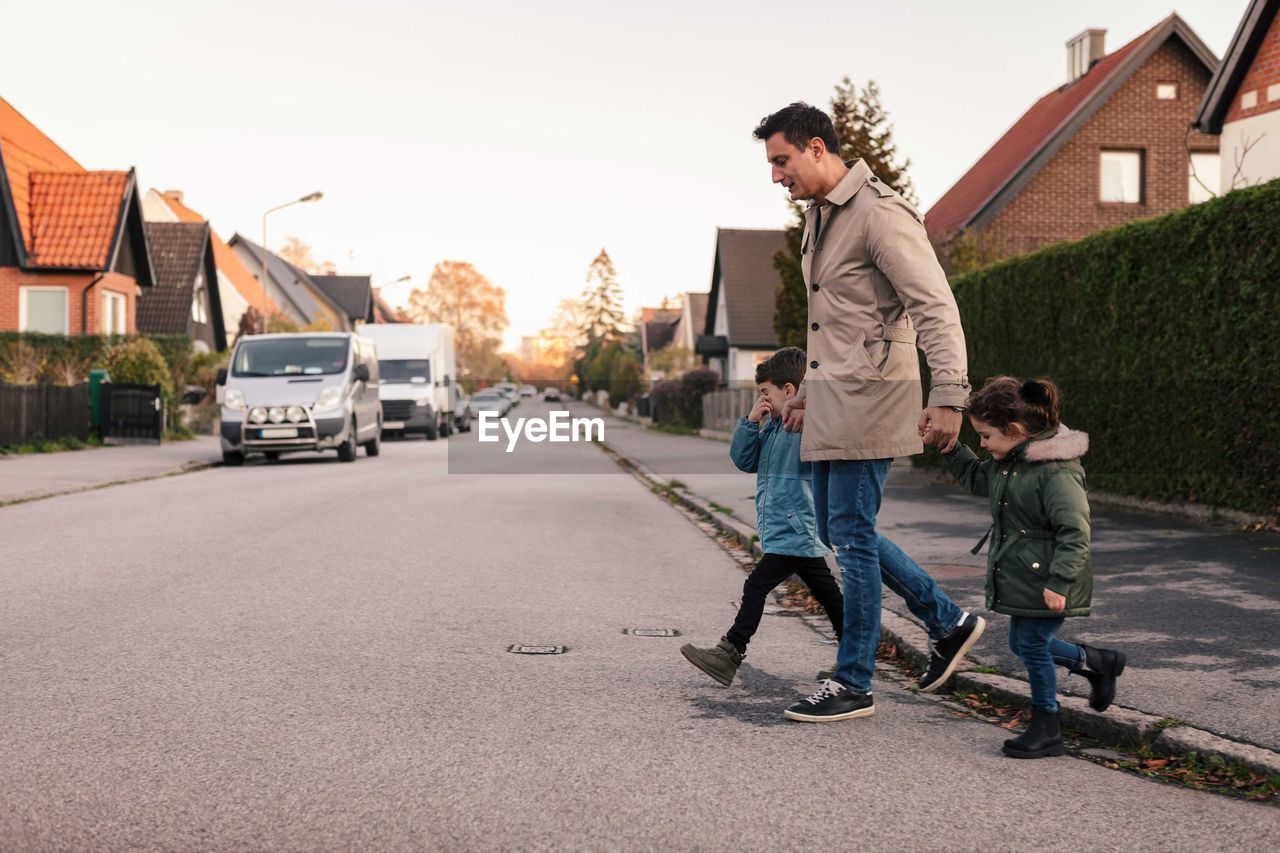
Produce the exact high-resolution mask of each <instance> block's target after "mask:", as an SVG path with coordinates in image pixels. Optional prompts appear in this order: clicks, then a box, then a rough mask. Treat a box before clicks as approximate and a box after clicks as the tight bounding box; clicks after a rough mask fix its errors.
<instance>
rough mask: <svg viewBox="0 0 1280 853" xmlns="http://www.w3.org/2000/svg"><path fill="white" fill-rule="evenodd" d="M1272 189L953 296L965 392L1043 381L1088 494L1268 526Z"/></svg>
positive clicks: (1274, 458) (1277, 463)
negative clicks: (1247, 518)
mask: <svg viewBox="0 0 1280 853" xmlns="http://www.w3.org/2000/svg"><path fill="white" fill-rule="evenodd" d="M1277 234H1280V181H1272V182H1271V183H1269V184H1266V185H1263V186H1260V187H1255V188H1252V189H1247V190H1238V191H1236V192H1232V193H1229V194H1227V195H1226V196H1224V197H1222V198H1219V199H1215V200H1213V201H1210V202H1206V203H1204V204H1200V205H1196V206H1194V207H1190V208H1186V209H1184V210H1181V211H1178V212H1176V213H1172V214H1169V215H1167V216H1163V217H1160V218H1158V219H1151V220H1147V221H1144V222H1139V223H1134V224H1131V225H1126V226H1122V227H1120V228H1116V229H1113V230H1110V231H1103V232H1100V233H1098V234H1095V235H1092V236H1090V237H1086V238H1085V239H1083V240H1080V241H1079V242H1076V243H1064V244H1059V245H1057V246H1053V247H1050V248H1047V249H1044V250H1041V251H1039V252H1036V253H1034V254H1030V255H1025V256H1022V257H1020V258H1016V259H1013V260H1009V261H1005V262H1003V263H1000V264H997V265H995V266H992V267H988V268H986V269H983V270H980V271H978V272H975V273H970V274H969V275H966V276H963V277H961V278H959V279H957V280H956V281H955V283H954V286H955V293H956V300H957V302H958V303H959V306H960V315H961V318H962V320H963V323H964V328H965V337H966V340H967V341H968V345H969V373H970V376H972V377H973V379H974V381H975V383H976V382H978V381H981V379H982V378H984V377H988V376H994V375H998V374H1002V373H1012V374H1014V375H1018V376H1031V377H1035V376H1049V377H1052V378H1053V379H1054V380H1055V381H1057V382H1058V383H1059V384H1060V385H1061V387H1062V388H1063V391H1064V394H1065V402H1064V420H1065V421H1066V422H1067V423H1068V424H1069V425H1070V426H1072V427H1073V428H1077V429H1083V430H1085V431H1087V432H1089V433H1091V434H1092V437H1093V440H1092V442H1091V444H1090V451H1089V459H1088V469H1089V479H1090V482H1091V486H1093V487H1094V488H1097V489H1100V490H1104V491H1108V492H1116V493H1122V494H1127V495H1133V496H1136V497H1141V498H1150V499H1155V500H1175V501H1195V502H1201V503H1205V504H1209V505H1216V506H1225V507H1233V508H1237V509H1242V510H1246V511H1250V512H1257V513H1265V514H1272V513H1277V512H1280V420H1277V419H1276V418H1275V417H1274V416H1273V414H1272V413H1274V412H1275V411H1277V410H1280V385H1277V383H1276V381H1275V371H1276V367H1277V365H1280V295H1278V294H1280V288H1278V287H1277V282H1280V240H1277V239H1276V235H1277Z"/></svg>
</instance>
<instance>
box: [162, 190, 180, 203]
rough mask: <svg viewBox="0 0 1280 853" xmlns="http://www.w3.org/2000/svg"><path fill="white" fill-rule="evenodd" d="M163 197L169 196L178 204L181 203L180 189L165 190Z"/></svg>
mask: <svg viewBox="0 0 1280 853" xmlns="http://www.w3.org/2000/svg"><path fill="white" fill-rule="evenodd" d="M164 195H165V198H171V199H173V200H174V201H176V202H177V203H178V204H182V190H165V191H164Z"/></svg>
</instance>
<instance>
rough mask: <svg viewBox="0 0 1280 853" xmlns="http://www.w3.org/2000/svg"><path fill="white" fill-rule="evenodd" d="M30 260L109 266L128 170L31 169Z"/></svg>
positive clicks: (43, 263)
mask: <svg viewBox="0 0 1280 853" xmlns="http://www.w3.org/2000/svg"><path fill="white" fill-rule="evenodd" d="M30 178H31V199H30V207H31V232H30V238H29V240H28V244H27V252H28V258H27V262H28V264H29V265H31V266H39V267H92V268H95V269H105V268H106V267H107V264H108V263H109V261H110V258H109V257H108V254H109V253H110V251H111V242H112V240H113V238H114V237H115V234H116V229H117V225H118V222H119V218H120V203H121V201H122V200H123V199H124V194H125V192H126V190H127V189H128V186H129V173H128V172H32V173H31V176H30Z"/></svg>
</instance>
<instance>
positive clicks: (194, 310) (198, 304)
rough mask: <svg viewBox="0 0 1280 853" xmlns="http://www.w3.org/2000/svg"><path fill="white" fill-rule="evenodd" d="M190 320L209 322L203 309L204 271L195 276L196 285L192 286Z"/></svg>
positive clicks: (202, 322)
mask: <svg viewBox="0 0 1280 853" xmlns="http://www.w3.org/2000/svg"><path fill="white" fill-rule="evenodd" d="M191 320H192V322H194V323H200V324H204V323H208V322H209V315H208V314H207V313H206V312H205V310H204V273H200V274H199V275H197V276H196V285H195V287H194V288H192V295H191Z"/></svg>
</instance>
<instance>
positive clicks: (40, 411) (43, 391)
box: [0, 383, 89, 447]
mask: <svg viewBox="0 0 1280 853" xmlns="http://www.w3.org/2000/svg"><path fill="white" fill-rule="evenodd" d="M60 438H78V439H80V440H81V441H85V440H87V439H88V438H89V386H88V385H74V386H71V387H64V386H61V385H5V384H3V383H0V447H8V446H11V445H15V444H26V443H27V442H29V441H39V440H41V439H43V440H46V441H54V440H57V439H60Z"/></svg>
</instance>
